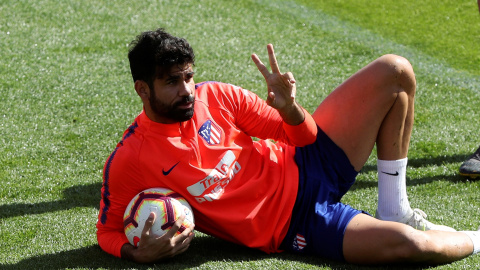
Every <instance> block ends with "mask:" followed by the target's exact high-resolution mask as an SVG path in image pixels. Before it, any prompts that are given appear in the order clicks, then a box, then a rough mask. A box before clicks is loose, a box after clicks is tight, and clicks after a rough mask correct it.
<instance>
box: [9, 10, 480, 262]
mask: <svg viewBox="0 0 480 270" xmlns="http://www.w3.org/2000/svg"><path fill="white" fill-rule="evenodd" d="M158 27H165V28H166V29H167V30H168V31H170V32H171V33H173V34H175V35H178V36H182V37H185V38H186V39H187V40H189V41H190V43H191V44H192V46H193V48H194V49H195V51H196V56H197V61H196V70H195V71H196V81H197V82H200V81H203V80H218V81H223V82H229V83H233V84H237V85H240V86H243V87H244V88H247V89H251V90H252V91H255V92H256V93H258V94H259V95H260V96H263V97H264V96H265V95H264V94H265V93H264V92H265V89H264V81H263V78H262V76H261V75H260V73H259V72H258V71H257V70H256V67H255V65H254V64H253V63H252V62H251V60H250V55H251V53H253V52H255V53H258V54H259V55H260V57H261V58H262V59H265V58H266V49H265V45H266V44H267V43H273V44H274V45H275V48H276V52H277V59H278V61H279V63H280V66H281V68H282V69H283V70H285V71H286V70H290V71H292V72H293V73H294V74H295V77H296V80H297V84H298V89H297V97H298V100H299V102H300V103H301V104H302V105H303V106H304V107H305V108H306V109H307V110H309V111H310V112H313V110H314V109H315V108H316V106H317V105H318V104H319V103H320V101H321V100H322V99H323V98H325V96H326V95H327V94H328V93H329V92H330V91H332V90H333V89H334V88H335V86H337V85H338V84H339V83H341V82H342V81H343V80H345V79H346V78H347V77H348V76H349V75H351V74H352V73H354V72H355V71H356V70H358V69H359V68H360V67H362V66H364V65H365V64H367V63H368V62H370V61H372V60H373V59H375V58H376V57H378V56H380V55H382V54H385V53H395V54H400V55H403V56H405V57H407V58H408V59H409V60H410V61H411V63H412V65H413V67H414V69H415V72H416V76H417V85H418V87H417V89H418V90H417V99H416V118H415V121H416V122H415V129H414V132H413V136H412V142H411V150H410V153H409V168H408V171H407V175H408V179H407V185H408V192H409V195H410V197H409V199H410V201H411V204H412V205H413V206H414V207H419V208H421V209H423V210H424V211H425V212H427V213H428V214H429V215H430V220H431V221H433V222H438V223H442V224H445V225H449V226H453V227H455V228H458V229H465V230H473V229H476V228H477V227H478V225H479V224H480V181H471V180H469V179H464V178H462V177H460V176H459V175H458V173H457V172H458V167H459V166H460V164H461V163H462V161H463V160H464V159H465V158H466V157H468V156H469V155H470V154H471V152H472V151H474V150H475V149H476V147H477V146H478V145H479V144H480V134H479V129H480V110H479V109H478V108H479V106H480V68H479V67H480V54H479V49H480V48H479V47H480V46H479V44H480V15H479V14H478V8H477V6H476V1H473V0H469V1H466V0H442V1H433V0H427V1H414V0H406V1H393V0H358V1H341V0H328V1H327V0H325V1H324V0H315V1H311V0H308V1H307V0H296V1H280V0H239V1H222V0H186V1H174V0H156V1H153V0H151V1H148V0H146V1H135V2H134V1H124V0H113V1H105V0H100V1H98V0H95V1H94V0H84V1H74V0H64V1H55V0H35V1H33V0H2V1H1V2H0V93H1V96H0V97H1V98H0V134H1V136H0V241H1V242H2V245H0V268H1V269H127V268H128V269H148V268H158V269H194V268H198V269H403V268H404V267H406V266H400V267H392V266H388V267H387V266H382V267H358V266H352V265H347V264H342V263H338V262H334V261H329V260H324V259H321V258H316V257H298V256H292V255H289V254H275V255H266V254H263V253H261V252H258V251H255V250H249V249H246V248H243V247H239V246H236V245H233V244H230V243H226V242H224V241H221V240H218V239H214V238H212V237H210V236H207V235H203V234H201V233H197V237H196V238H195V240H194V242H193V243H192V245H191V247H190V249H189V251H188V252H187V253H185V254H183V255H181V256H179V257H177V258H175V259H173V260H170V261H167V262H164V263H163V264H157V265H147V266H145V265H139V264H135V263H132V262H127V261H124V260H121V259H118V258H114V257H112V256H110V255H108V254H105V253H104V252H102V251H101V250H100V248H99V247H98V245H97V242H96V236H95V223H96V219H97V214H98V203H99V200H100V187H101V181H102V169H103V164H104V161H105V160H106V158H107V157H108V155H109V154H110V152H111V151H112V150H113V149H114V147H115V145H116V143H117V142H118V141H119V140H120V138H121V134H122V133H123V131H124V129H125V128H126V127H127V126H128V125H129V124H130V123H131V121H132V120H133V119H134V117H135V116H136V115H137V114H138V113H139V112H140V110H141V103H140V100H139V98H138V97H137V96H136V94H135V92H134V90H133V84H132V82H131V77H130V74H129V68H128V63H127V58H126V53H127V45H128V44H129V42H130V41H131V40H132V39H133V38H134V37H135V36H136V35H137V34H138V33H140V32H141V31H144V30H149V29H155V28H158ZM375 162H376V161H375V155H372V157H371V158H370V160H369V162H368V163H367V165H366V166H365V168H364V170H363V171H362V173H361V174H360V176H359V178H358V181H357V183H356V184H355V185H354V187H353V188H352V192H351V193H349V194H348V195H347V196H346V197H345V198H344V200H343V201H344V202H345V203H348V204H351V205H352V206H354V207H356V208H361V209H364V210H366V211H369V212H371V213H374V211H375V208H376V199H377V198H376V196H377V195H376V192H377V183H376V168H375ZM423 268H428V267H419V268H418V269H423ZM479 268H480V255H476V256H472V257H469V258H467V259H464V260H461V261H458V262H455V263H452V264H448V265H442V266H437V267H431V268H429V269H479Z"/></svg>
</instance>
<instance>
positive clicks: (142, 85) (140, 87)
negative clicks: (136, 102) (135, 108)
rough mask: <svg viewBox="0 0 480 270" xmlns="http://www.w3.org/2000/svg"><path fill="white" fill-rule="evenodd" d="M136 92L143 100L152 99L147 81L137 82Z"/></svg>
mask: <svg viewBox="0 0 480 270" xmlns="http://www.w3.org/2000/svg"><path fill="white" fill-rule="evenodd" d="M135 91H136V92H137V95H139V96H140V98H141V99H142V100H145V99H146V100H148V98H149V97H150V87H149V86H148V84H147V83H146V82H145V81H142V80H136V81H135Z"/></svg>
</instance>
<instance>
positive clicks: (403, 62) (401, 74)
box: [377, 54, 416, 96]
mask: <svg viewBox="0 0 480 270" xmlns="http://www.w3.org/2000/svg"><path fill="white" fill-rule="evenodd" d="M377 60H378V62H379V63H380V65H382V70H383V71H384V72H385V76H387V78H388V80H389V81H390V82H391V83H392V84H396V85H399V86H400V87H401V89H402V90H403V91H405V92H407V94H408V95H411V96H414V95H415V89H416V80H415V73H414V72H413V67H412V65H411V64H410V62H409V61H408V60H407V59H406V58H404V57H402V56H398V55H395V54H386V55H383V56H381V57H380V58H379V59H377Z"/></svg>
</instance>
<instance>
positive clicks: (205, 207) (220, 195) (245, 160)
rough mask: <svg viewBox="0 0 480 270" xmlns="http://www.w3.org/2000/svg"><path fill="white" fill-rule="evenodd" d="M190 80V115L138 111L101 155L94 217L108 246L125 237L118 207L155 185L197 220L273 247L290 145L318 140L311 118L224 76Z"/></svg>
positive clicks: (280, 229) (286, 209)
mask: <svg viewBox="0 0 480 270" xmlns="http://www.w3.org/2000/svg"><path fill="white" fill-rule="evenodd" d="M195 88H196V91H195V96H196V100H195V107H194V109H195V112H194V115H193V117H192V119H190V120H188V121H185V122H181V123H175V124H161V123H156V122H153V121H151V120H150V119H149V118H148V117H147V116H146V114H145V112H142V113H141V114H140V115H139V116H138V117H137V118H136V119H135V121H134V123H133V124H132V125H131V126H130V127H129V128H128V129H127V130H126V131H125V133H124V134H123V138H122V141H120V142H119V143H118V145H117V148H116V149H115V150H114V151H113V153H112V154H111V155H110V157H109V158H108V159H107V161H106V163H105V167H104V172H103V173H104V176H103V178H104V179H103V187H102V199H101V201H100V213H99V216H98V222H97V238H98V243H99V244H100V246H101V248H102V249H103V250H105V251H106V252H108V253H110V254H113V255H115V256H117V257H120V250H121V247H122V246H123V245H124V244H125V243H128V240H127V238H126V236H125V234H124V232H123V220H122V219H123V213H124V211H125V208H126V206H127V204H128V203H129V202H130V200H131V199H132V198H133V197H134V196H135V195H136V194H137V193H139V192H141V191H142V190H145V189H148V188H152V187H164V188H169V189H172V190H174V191H176V192H177V193H179V194H180V195H182V196H183V197H184V198H185V199H186V200H187V201H188V202H189V203H190V205H191V206H192V208H193V213H194V217H195V229H197V230H199V231H201V232H204V233H207V234H210V235H213V236H216V237H219V238H222V239H225V240H228V241H231V242H234V243H238V244H242V245H245V246H248V247H252V248H258V249H260V250H263V251H265V252H267V253H271V252H277V251H279V250H278V248H279V245H280V243H281V241H282V240H283V238H284V237H285V234H286V232H287V229H288V225H289V222H290V218H291V213H292V209H293V205H294V203H295V199H296V195H297V189H298V168H297V165H296V164H295V161H294V153H295V146H304V145H307V144H311V143H313V142H314V141H315V138H316V133H317V127H316V124H315V121H314V120H313V118H312V117H311V115H310V114H309V113H308V112H306V111H305V110H304V113H305V121H304V122H303V123H301V124H299V125H296V126H290V125H288V124H286V123H284V122H283V120H282V118H281V117H280V115H279V113H278V112H277V111H276V110H275V109H274V108H272V107H270V106H268V105H267V104H266V102H265V101H264V100H262V99H261V98H259V97H258V96H257V95H255V94H254V93H252V92H249V91H247V90H244V89H241V88H239V87H236V86H233V85H230V84H225V83H218V82H204V83H200V84H197V85H196V86H195ZM251 136H254V137H256V138H259V140H253V139H252V137H251ZM268 139H272V140H275V141H277V143H274V142H272V141H270V140H268Z"/></svg>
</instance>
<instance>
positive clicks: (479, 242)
mask: <svg viewBox="0 0 480 270" xmlns="http://www.w3.org/2000/svg"><path fill="white" fill-rule="evenodd" d="M462 232H463V233H464V234H466V235H468V237H470V239H472V242H473V253H472V254H477V253H479V252H480V231H462Z"/></svg>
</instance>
